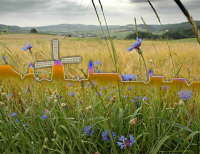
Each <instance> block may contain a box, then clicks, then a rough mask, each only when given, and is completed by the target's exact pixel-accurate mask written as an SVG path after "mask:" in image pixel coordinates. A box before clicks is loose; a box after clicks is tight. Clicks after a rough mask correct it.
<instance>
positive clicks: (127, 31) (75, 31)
mask: <svg viewBox="0 0 200 154" xmlns="http://www.w3.org/2000/svg"><path fill="white" fill-rule="evenodd" d="M195 23H196V25H200V21H195ZM147 26H148V28H149V30H150V32H151V33H152V35H153V34H154V35H155V34H156V35H162V34H164V33H165V32H166V31H168V34H170V33H171V32H183V31H185V30H188V31H189V29H191V25H190V23H189V22H183V23H178V24H166V25H163V29H162V28H161V26H160V25H147ZM10 27H11V31H12V32H13V33H29V32H30V30H31V29H32V28H36V30H37V32H38V33H48V34H56V35H69V34H72V36H76V37H102V31H101V27H100V26H99V25H98V26H96V25H83V24H59V25H48V26H39V27H19V26H10ZM102 27H103V30H104V32H105V35H107V28H106V26H102ZM6 28H7V29H8V25H0V31H2V30H4V29H6ZM108 28H109V31H110V34H111V35H112V36H113V37H115V38H125V37H126V36H127V35H131V34H133V33H134V32H135V25H133V24H128V25H125V26H120V25H110V26H108ZM137 28H138V31H141V32H147V29H146V27H145V25H143V24H139V25H137ZM190 33H191V32H190ZM155 37H156V36H155Z"/></svg>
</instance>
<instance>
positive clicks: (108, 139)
mask: <svg viewBox="0 0 200 154" xmlns="http://www.w3.org/2000/svg"><path fill="white" fill-rule="evenodd" d="M111 134H112V136H113V139H114V138H115V136H116V135H115V132H113V131H111ZM102 137H103V140H105V141H106V142H110V136H109V133H108V131H107V130H105V131H104V132H103V133H102Z"/></svg>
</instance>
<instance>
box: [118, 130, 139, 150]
mask: <svg viewBox="0 0 200 154" xmlns="http://www.w3.org/2000/svg"><path fill="white" fill-rule="evenodd" d="M129 137H130V140H127V138H125V137H124V136H123V135H121V137H119V139H118V140H119V141H121V142H117V144H118V145H119V146H121V147H120V149H123V148H130V147H131V146H132V144H133V143H134V142H136V141H135V140H134V137H133V135H131V134H129Z"/></svg>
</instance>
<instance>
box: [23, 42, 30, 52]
mask: <svg viewBox="0 0 200 154" xmlns="http://www.w3.org/2000/svg"><path fill="white" fill-rule="evenodd" d="M26 46H27V47H25V46H23V47H22V50H24V51H26V50H31V48H33V46H32V45H31V44H30V43H27V44H26Z"/></svg>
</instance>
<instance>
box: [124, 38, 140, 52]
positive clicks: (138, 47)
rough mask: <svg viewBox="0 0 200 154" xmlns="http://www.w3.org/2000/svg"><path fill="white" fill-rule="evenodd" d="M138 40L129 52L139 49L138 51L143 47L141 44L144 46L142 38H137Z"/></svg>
mask: <svg viewBox="0 0 200 154" xmlns="http://www.w3.org/2000/svg"><path fill="white" fill-rule="evenodd" d="M136 40H137V41H138V42H134V43H133V44H131V47H129V48H127V51H132V50H133V49H137V50H139V49H140V46H141V44H142V39H141V38H139V39H138V38H137V37H136Z"/></svg>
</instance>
